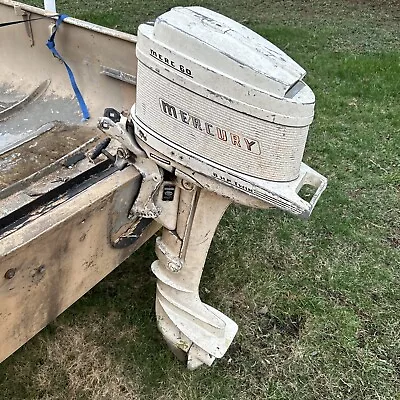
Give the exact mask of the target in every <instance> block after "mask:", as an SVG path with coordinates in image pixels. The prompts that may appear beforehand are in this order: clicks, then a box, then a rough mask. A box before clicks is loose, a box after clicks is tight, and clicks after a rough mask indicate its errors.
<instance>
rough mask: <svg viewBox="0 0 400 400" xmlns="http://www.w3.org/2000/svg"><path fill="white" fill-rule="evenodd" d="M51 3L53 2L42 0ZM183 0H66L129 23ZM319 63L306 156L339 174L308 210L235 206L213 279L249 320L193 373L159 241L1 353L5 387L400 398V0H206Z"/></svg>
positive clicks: (99, 394) (305, 62)
mask: <svg viewBox="0 0 400 400" xmlns="http://www.w3.org/2000/svg"><path fill="white" fill-rule="evenodd" d="M39 3H40V2H39ZM187 4H189V3H188V2H185V1H166V0H158V1H152V2H147V3H142V2H138V1H122V2H115V1H111V0H107V1H102V2H101V3H97V2H95V1H94V0H86V1H81V0H79V1H78V0H75V1H66V0H64V1H58V9H59V11H62V12H66V13H68V14H69V15H71V16H74V17H77V18H83V19H86V20H89V21H93V22H96V23H100V24H102V25H107V26H111V27H117V28H118V29H121V30H125V31H127V32H135V30H136V28H137V25H138V24H139V23H140V22H142V21H146V20H149V19H153V18H154V17H155V16H157V15H158V14H160V13H162V12H163V11H165V10H167V9H169V8H170V7H172V6H176V5H187ZM197 4H201V5H204V6H206V7H209V8H212V9H214V10H217V11H219V12H222V13H224V14H226V15H228V16H230V17H232V18H235V19H236V20H238V21H240V22H242V23H244V24H246V25H248V26H249V27H251V28H252V29H254V30H256V31H257V32H258V33H260V34H262V35H264V36H265V37H267V38H268V39H269V40H271V41H272V42H273V43H275V44H276V45H278V46H279V47H281V48H282V49H284V50H285V51H286V52H287V53H288V54H290V55H291V56H292V57H293V58H294V59H295V60H296V61H298V62H299V63H300V64H301V65H302V66H303V67H304V68H305V69H306V70H307V71H308V76H307V79H306V80H307V82H308V83H309V84H310V86H311V87H312V88H313V90H314V91H315V94H316V98H317V106H316V119H315V122H314V123H313V125H312V129H311V131H310V136H309V143H308V145H307V151H306V156H305V161H306V162H307V163H308V164H309V165H311V166H312V167H314V168H315V169H317V170H318V171H319V172H321V173H322V174H324V175H325V176H327V177H328V179H329V186H328V189H327V191H326V192H325V193H324V194H323V196H322V198H321V200H320V202H319V203H318V205H317V207H316V209H315V211H314V213H313V215H312V217H311V219H310V221H308V222H304V221H300V220H297V219H295V218H292V217H290V216H288V215H285V214H283V213H281V212H278V211H260V210H252V209H246V208H244V207H239V206H232V207H231V208H230V209H229V210H228V212H227V213H226V215H225V217H224V218H223V220H222V222H221V224H220V226H219V228H218V231H217V234H216V237H215V239H214V242H213V245H212V247H211V250H210V254H209V257H208V260H207V264H206V268H205V271H204V275H203V281H202V286H201V291H202V292H201V294H202V298H203V300H204V301H205V302H207V303H209V304H211V305H213V306H215V307H216V308H218V309H220V310H221V311H223V312H224V313H226V314H227V315H229V316H230V317H231V318H232V319H234V320H235V321H236V322H237V323H238V325H239V333H238V335H237V337H236V338H235V340H234V342H233V344H232V346H231V348H230V349H229V351H228V353H227V354H226V356H225V357H224V358H223V359H221V360H219V361H217V362H215V365H214V366H213V367H212V368H208V369H206V368H203V369H200V370H197V371H195V372H189V371H187V370H185V368H184V367H183V366H182V365H181V364H180V363H179V362H178V361H176V360H175V359H174V358H173V356H172V355H171V354H170V352H169V351H168V349H167V348H166V346H165V345H164V343H163V340H162V338H161V336H160V334H159V333H158V331H157V329H156V324H155V314H154V310H153V302H154V294H155V278H154V277H153V276H152V274H151V272H150V270H149V266H150V264H151V261H152V260H153V259H154V252H153V248H154V242H150V243H148V244H146V246H144V247H143V248H142V249H141V250H140V251H139V252H137V253H136V254H134V255H133V256H132V257H131V258H130V259H129V260H128V261H127V262H125V263H124V264H123V265H122V266H121V267H119V268H118V269H117V270H116V271H115V272H113V273H112V274H111V275H110V276H108V277H107V278H106V279H105V280H104V281H102V282H101V283H100V284H99V285H97V286H96V287H95V288H94V289H93V290H92V291H91V292H90V293H88V294H87V295H86V296H84V297H83V298H82V299H81V300H80V301H79V302H77V303H76V304H75V305H74V306H72V307H71V308H70V309H69V310H68V311H67V312H65V313H64V314H63V315H62V316H61V317H59V318H58V319H57V320H56V321H55V322H54V323H53V324H51V325H50V326H49V327H48V328H46V329H45V330H44V331H43V332H42V333H40V334H39V335H37V336H36V337H35V338H34V339H33V340H31V341H30V342H29V343H27V344H26V345H25V346H24V347H23V348H22V349H21V350H19V351H17V352H16V353H15V354H14V355H13V356H11V357H10V358H9V359H7V360H6V361H5V362H3V363H2V364H1V366H0V393H1V395H0V396H1V397H2V398H4V399H159V400H162V399H252V398H254V399H296V400H297V399H310V400H311V399H346V400H347V399H384V400H389V399H397V400H398V399H400V285H399V282H400V45H399V39H400V38H399V32H400V30H399V26H400V5H399V3H398V2H397V1H394V0H393V1H383V2H379V3H378V2H374V1H372V0H371V1H344V0H342V1H334V0H326V1H323V2H322V1H316V0H314V1H307V2H306V1H300V0H292V1H285V2H284V1H276V0H271V1H270V2H261V1H257V2H255V1H254V2H239V1H236V0H232V1H227V0H223V1H221V2H219V3H215V2H212V1H198V3H197Z"/></svg>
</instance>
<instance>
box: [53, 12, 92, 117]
mask: <svg viewBox="0 0 400 400" xmlns="http://www.w3.org/2000/svg"><path fill="white" fill-rule="evenodd" d="M67 17H68V15H65V14H61V15H60V16H59V17H58V19H57V22H56V26H55V27H54V30H53V33H52V34H51V36H50V38H49V40H48V41H47V43H46V46H47V47H48V48H49V50H50V51H51V52H52V53H53V55H54V57H56V58H58V59H59V60H60V61H62V63H63V64H64V66H65V68H66V70H67V72H68V76H69V80H70V81H71V86H72V89H73V90H74V92H75V96H76V99H77V100H78V103H79V107H80V108H81V111H82V115H83V121H86V120H87V119H89V118H90V114H89V111H88V108H87V106H86V103H85V100H83V97H82V94H81V92H80V90H79V88H78V85H77V84H76V81H75V77H74V74H73V72H72V70H71V68H70V67H69V65H68V64H67V63H66V62H65V61H64V59H63V58H62V57H61V55H60V53H59V52H58V51H57V50H56V44H55V42H54V38H55V36H56V33H57V30H58V28H59V26H60V25H61V23H62V22H63V21H64V19H65V18H67Z"/></svg>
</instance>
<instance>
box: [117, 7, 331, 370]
mask: <svg viewBox="0 0 400 400" xmlns="http://www.w3.org/2000/svg"><path fill="white" fill-rule="evenodd" d="M136 54H137V57H138V73H137V98H136V104H135V105H134V106H133V107H132V109H131V115H132V118H133V121H134V124H135V137H136V140H137V143H138V144H139V146H140V147H141V148H142V149H143V150H144V151H145V153H146V154H147V156H148V159H149V160H152V162H154V163H155V164H157V165H158V166H159V168H160V170H162V169H164V170H168V171H170V172H172V173H173V174H174V175H175V176H176V182H177V184H178V185H179V187H180V192H179V205H178V210H177V215H176V217H175V218H173V221H170V223H169V226H175V225H176V229H174V230H170V229H167V228H164V231H163V234H162V236H161V237H159V238H158V239H157V244H156V254H157V256H158V261H156V262H155V263H153V266H152V269H153V272H154V273H155V275H156V276H157V278H158V284H157V299H156V313H157V318H158V325H159V329H160V331H161V332H162V334H163V335H164V337H165V339H166V341H167V343H168V344H169V345H170V347H171V348H172V350H173V351H174V353H175V354H177V355H178V356H179V357H180V358H182V359H185V360H186V361H187V363H188V367H189V368H191V369H194V368H196V367H198V366H199V365H201V364H206V365H211V363H212V362H213V361H214V359H215V358H219V357H222V356H223V355H224V354H225V352H226V350H227V349H228V347H229V345H230V343H231V342H232V340H233V337H234V336H235V334H236V330H237V326H236V324H235V323H234V322H233V321H232V320H231V319H230V318H228V317H227V316H225V315H223V314H222V313H220V312H219V311H217V310H215V309H214V308H212V307H211V306H209V305H206V304H204V303H203V302H202V301H201V299H200V297H199V292H198V289H199V283H200V278H201V273H202V269H203V266H204V262H205V259H206V255H207V252H208V249H209V246H210V244H211V240H212V237H213V234H214V231H215V229H216V227H217V225H218V223H219V220H220V218H221V216H222V215H223V213H224V211H225V209H226V207H227V206H228V205H229V204H230V202H232V201H234V202H238V203H241V204H244V205H247V206H251V207H257V208H270V207H276V208H280V209H282V210H284V211H288V212H290V213H292V214H295V215H298V216H300V217H305V218H307V217H309V215H310V214H311V212H312V210H313V208H314V206H315V204H316V202H317V201H318V198H319V196H320V195H321V193H322V192H323V190H324V189H325V187H326V183H327V181H326V178H325V177H323V176H322V175H320V174H319V173H317V172H316V171H314V170H313V169H312V168H310V167H308V166H307V165H305V164H304V163H302V157H303V152H304V147H305V143H306V139H307V133H308V128H309V125H310V123H311V122H312V120H313V116H314V101H315V99H314V94H313V92H312V91H311V89H310V88H309V87H308V86H307V85H306V84H305V83H304V82H303V78H304V76H305V71H304V70H303V68H301V67H300V66H299V65H298V64H296V63H295V62H294V61H293V60H292V59H291V58H290V57H288V56H287V55H286V54H285V53H284V52H282V51H281V50H279V49H278V48H277V47H276V46H274V45H273V44H271V43H270V42H268V41H267V40H265V39H263V38H262V37H260V36H259V35H257V34H255V33H254V32H252V31H250V30H249V29H247V28H245V27H243V26H242V25H240V24H238V23H236V22H234V21H232V20H230V19H228V18H226V17H223V16H221V15H219V14H216V13H214V12H212V11H210V10H206V9H204V8H201V7H186V8H183V7H178V8H174V9H172V10H171V11H169V12H167V13H165V14H163V15H162V16H160V17H159V18H157V19H156V21H155V23H154V24H144V25H141V26H140V27H139V30H138V43H137V47H136ZM125 142H126V141H125ZM131 150H132V152H135V150H134V148H133V147H132V148H131ZM137 162H139V163H140V165H141V173H142V175H143V177H144V178H145V179H144V182H145V185H144V186H146V188H145V187H144V188H143V190H145V189H146V193H147V194H146V198H149V195H148V191H149V189H148V184H147V183H146V179H147V180H148V178H146V177H149V176H151V175H152V174H153V173H152V172H151V169H150V168H149V169H148V171H146V168H148V165H147V164H143V162H141V161H140V158H139V160H138V161H137ZM143 166H144V167H145V168H143ZM305 184H308V185H311V186H313V187H314V188H315V194H314V196H313V198H312V200H311V201H306V200H304V199H302V198H301V197H300V196H299V195H298V194H297V193H298V192H299V190H300V189H301V187H302V186H303V185H305ZM153 186H154V187H155V186H156V185H155V183H153ZM157 190H158V189H155V192H154V194H153V196H150V198H152V199H154V200H155V201H156V204H155V206H158V207H159V209H160V210H162V208H163V203H162V202H161V201H159V198H160V197H159V196H158V195H157ZM157 199H158V203H157ZM139 200H140V197H139ZM139 200H138V201H136V203H135V204H134V206H133V209H135V210H136V212H138V210H139V211H140V212H141V213H143V212H144V213H145V212H146V207H144V210H141V208H143V204H145V203H144V202H143V201H139ZM169 215H170V218H171V219H172V216H171V214H169ZM164 226H165V225H164Z"/></svg>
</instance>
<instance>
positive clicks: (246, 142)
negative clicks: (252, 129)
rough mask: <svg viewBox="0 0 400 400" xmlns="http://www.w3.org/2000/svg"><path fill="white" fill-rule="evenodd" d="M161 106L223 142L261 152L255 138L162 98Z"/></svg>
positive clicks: (174, 116)
mask: <svg viewBox="0 0 400 400" xmlns="http://www.w3.org/2000/svg"><path fill="white" fill-rule="evenodd" d="M160 108H161V111H162V112H163V113H164V114H165V115H167V116H169V117H171V118H173V119H175V120H177V121H179V122H181V123H183V124H185V125H187V126H189V127H191V128H192V129H196V130H197V131H199V132H203V133H204V134H206V135H209V136H213V137H215V138H217V139H219V140H220V141H221V142H225V143H227V144H230V145H232V146H235V147H237V148H239V149H242V150H244V151H250V152H251V153H254V154H261V150H260V145H259V143H258V142H257V141H256V140H254V139H249V138H247V137H245V136H244V135H242V134H240V133H236V132H235V133H234V132H230V131H229V130H228V129H223V128H222V127H220V126H218V125H217V124H215V123H211V122H207V121H205V120H203V119H201V118H199V117H196V116H195V115H193V114H192V113H190V112H188V111H185V110H183V109H181V108H179V107H177V106H174V105H172V104H171V103H169V102H167V101H165V100H163V99H160Z"/></svg>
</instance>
